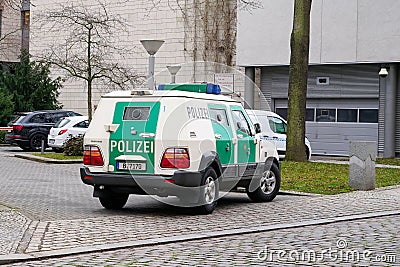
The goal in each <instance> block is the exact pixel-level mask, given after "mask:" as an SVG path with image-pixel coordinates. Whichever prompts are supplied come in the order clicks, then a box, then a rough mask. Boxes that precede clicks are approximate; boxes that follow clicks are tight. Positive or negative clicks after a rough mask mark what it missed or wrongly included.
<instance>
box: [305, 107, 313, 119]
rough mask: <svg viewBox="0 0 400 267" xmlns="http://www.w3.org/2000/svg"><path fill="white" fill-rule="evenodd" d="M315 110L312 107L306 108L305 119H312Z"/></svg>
mask: <svg viewBox="0 0 400 267" xmlns="http://www.w3.org/2000/svg"><path fill="white" fill-rule="evenodd" d="M314 118H315V110H314V109H313V108H308V109H306V121H314Z"/></svg>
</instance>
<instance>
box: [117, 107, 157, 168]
mask: <svg viewBox="0 0 400 267" xmlns="http://www.w3.org/2000/svg"><path fill="white" fill-rule="evenodd" d="M110 112H113V111H112V110H110ZM159 112H160V103H159V102H118V103H117V104H116V105H115V111H114V118H113V124H118V125H119V127H118V129H117V131H115V132H114V133H111V134H110V162H109V164H110V165H112V166H114V169H115V171H116V172H129V171H128V170H117V169H118V168H117V167H118V166H117V165H119V166H124V167H126V166H127V165H126V164H125V165H124V164H123V163H124V161H118V162H117V160H116V159H117V158H118V157H119V158H125V159H128V162H129V163H138V164H130V166H132V165H134V167H135V170H131V171H130V172H132V173H141V174H154V161H155V160H154V150H155V143H154V137H145V136H144V135H143V134H147V136H150V135H151V134H154V135H155V133H156V129H157V122H158V116H159ZM141 134H142V136H141ZM141 163H145V167H146V169H145V170H144V169H141V168H142V167H143V166H144V165H142V164H141ZM139 167H140V168H139Z"/></svg>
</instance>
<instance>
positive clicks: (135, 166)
mask: <svg viewBox="0 0 400 267" xmlns="http://www.w3.org/2000/svg"><path fill="white" fill-rule="evenodd" d="M117 170H127V171H145V170H146V163H138V162H117Z"/></svg>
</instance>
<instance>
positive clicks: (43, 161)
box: [14, 154, 83, 164]
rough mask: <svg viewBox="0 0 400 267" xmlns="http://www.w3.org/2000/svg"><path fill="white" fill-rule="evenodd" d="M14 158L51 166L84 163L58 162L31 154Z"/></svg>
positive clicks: (81, 161)
mask: <svg viewBox="0 0 400 267" xmlns="http://www.w3.org/2000/svg"><path fill="white" fill-rule="evenodd" d="M14 157H17V158H20V159H27V160H32V161H36V162H41V163H49V164H76V163H83V160H82V159H69V160H58V159H48V158H43V157H39V156H34V155H30V154H15V155H14Z"/></svg>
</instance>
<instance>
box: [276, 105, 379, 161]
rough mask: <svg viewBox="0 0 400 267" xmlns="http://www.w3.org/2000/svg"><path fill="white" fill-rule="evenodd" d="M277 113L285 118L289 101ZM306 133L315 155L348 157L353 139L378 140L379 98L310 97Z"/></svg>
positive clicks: (279, 107) (278, 108)
mask: <svg viewBox="0 0 400 267" xmlns="http://www.w3.org/2000/svg"><path fill="white" fill-rule="evenodd" d="M275 112H276V113H278V114H280V115H281V116H283V117H285V118H286V117H287V101H286V100H275ZM306 136H307V137H308V139H309V140H310V142H311V147H312V150H313V154H318V155H337V156H348V155H349V142H350V141H352V140H355V141H377V140H378V99H374V100H372V99H359V100H357V99H351V100H350V99H347V100H346V99H340V100H325V99H312V100H308V101H307V115H306Z"/></svg>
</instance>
